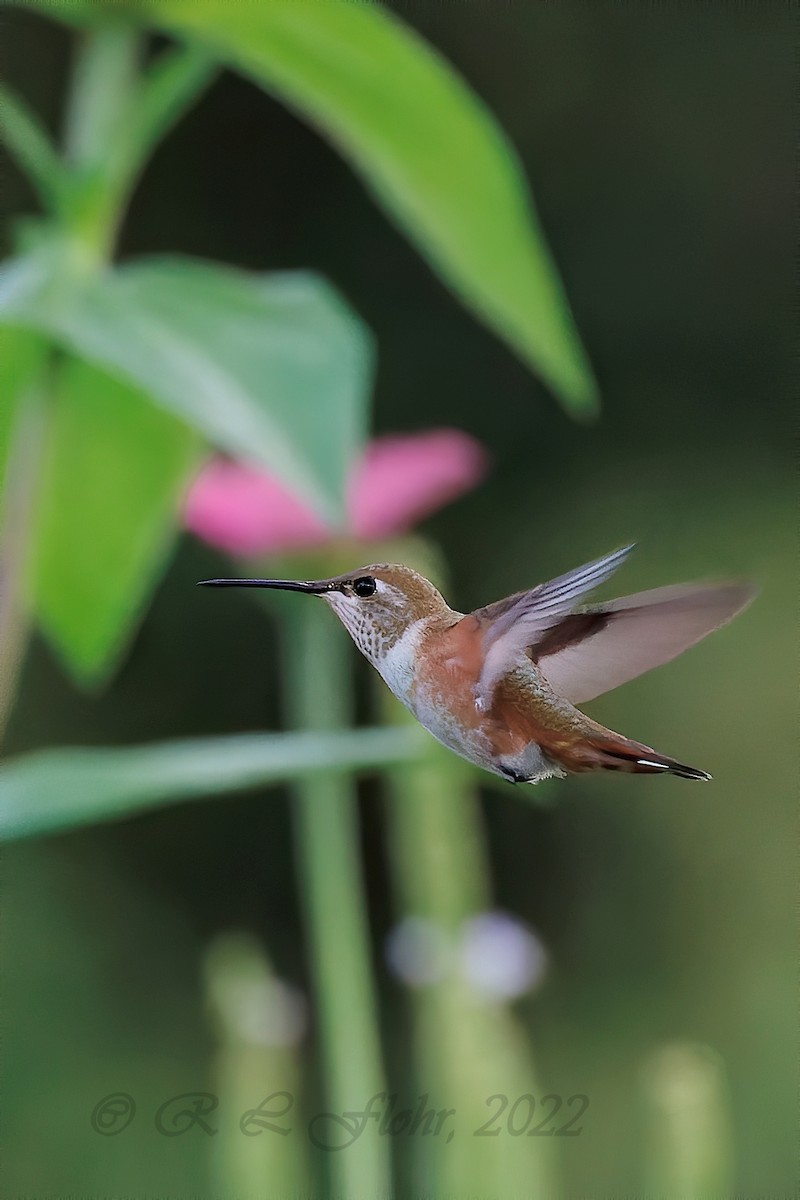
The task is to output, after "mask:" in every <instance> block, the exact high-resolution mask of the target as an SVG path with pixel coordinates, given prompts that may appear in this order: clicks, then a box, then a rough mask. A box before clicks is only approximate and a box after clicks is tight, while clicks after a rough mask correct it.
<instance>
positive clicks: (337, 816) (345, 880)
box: [284, 596, 390, 1200]
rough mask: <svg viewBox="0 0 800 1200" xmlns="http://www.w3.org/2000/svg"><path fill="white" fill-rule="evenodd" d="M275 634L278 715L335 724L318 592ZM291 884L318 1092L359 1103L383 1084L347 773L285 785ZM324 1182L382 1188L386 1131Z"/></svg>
mask: <svg viewBox="0 0 800 1200" xmlns="http://www.w3.org/2000/svg"><path fill="white" fill-rule="evenodd" d="M289 599H290V600H291V602H292V603H291V606H290V605H288V604H287V605H285V606H284V607H285V612H286V627H285V637H284V653H285V682H284V695H285V698H286V707H287V716H288V718H289V721H290V723H291V724H292V725H293V726H294V727H295V728H301V729H317V730H319V729H325V730H331V729H341V728H344V727H346V726H347V725H349V724H350V718H351V711H352V684H351V655H352V650H351V647H350V643H349V641H348V639H347V638H346V636H345V635H344V633H343V632H342V631H341V630H340V629H337V628H336V627H335V624H334V621H333V618H332V616H331V614H330V613H328V612H327V611H325V606H324V605H323V604H322V603H321V602H320V601H319V600H317V599H315V598H314V599H312V598H309V597H294V596H293V597H290V598H289ZM294 816H295V825H296V836H297V850H296V853H297V859H298V871H299V877H300V885H301V888H302V893H303V900H304V903H305V909H306V920H307V927H308V938H309V942H310V947H311V957H312V962H313V974H314V987H315V992H316V1008H317V1012H318V1019H319V1027H320V1040H321V1051H322V1061H323V1066H324V1081H325V1088H326V1102H327V1103H328V1104H329V1105H330V1107H331V1109H332V1111H334V1112H336V1113H342V1112H346V1111H348V1110H350V1111H353V1110H355V1111H361V1110H363V1109H364V1108H365V1107H366V1105H367V1103H368V1102H369V1100H370V1098H371V1097H372V1096H374V1095H377V1094H378V1093H380V1092H383V1091H385V1083H384V1075H383V1067H382V1054H381V1045H380V1037H379V1032H378V1021H377V1003H376V999H375V995H374V989H373V982H372V971H371V964H370V947H369V930H368V923H367V916H366V904H365V897H364V887H363V882H362V871H361V856H360V846H359V826H358V810H357V797H356V792H355V783H354V780H353V778H352V776H345V775H339V776H335V777H334V776H316V777H311V776H308V777H306V778H302V777H301V778H300V779H298V781H297V783H296V784H295V787H294ZM330 1160H331V1161H330V1169H331V1171H332V1172H335V1175H334V1178H333V1180H332V1183H333V1188H332V1190H333V1192H334V1193H335V1194H337V1195H338V1194H341V1195H342V1196H343V1197H347V1198H348V1200H349V1198H350V1197H352V1198H353V1200H358V1198H360V1197H369V1198H370V1200H371V1198H372V1197H375V1198H376V1200H377V1198H378V1197H381V1196H386V1195H388V1194H389V1189H390V1160H389V1145H388V1139H387V1138H380V1137H378V1136H377V1130H376V1129H372V1128H370V1129H367V1130H365V1131H364V1133H363V1135H362V1136H361V1137H360V1138H359V1139H358V1140H357V1141H356V1142H355V1143H354V1144H353V1145H352V1146H350V1147H348V1149H347V1150H346V1151H345V1152H343V1153H341V1154H338V1155H331V1156H330Z"/></svg>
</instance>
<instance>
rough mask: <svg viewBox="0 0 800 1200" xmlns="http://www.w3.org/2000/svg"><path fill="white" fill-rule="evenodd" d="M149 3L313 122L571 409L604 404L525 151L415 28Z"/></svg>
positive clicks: (363, 19) (274, 0) (238, 6)
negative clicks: (525, 165)
mask: <svg viewBox="0 0 800 1200" xmlns="http://www.w3.org/2000/svg"><path fill="white" fill-rule="evenodd" d="M137 11H141V12H143V13H144V14H145V15H146V16H147V17H151V18H152V19H153V20H154V21H156V22H157V23H158V24H159V25H161V26H162V27H163V28H165V29H167V30H169V31H170V32H172V33H176V34H178V35H184V36H189V37H191V36H195V37H197V38H198V39H200V40H202V41H203V42H204V43H206V44H207V45H209V46H210V47H212V48H213V49H214V50H215V51H216V52H217V53H218V54H219V55H220V57H222V58H223V59H224V60H225V61H227V62H228V63H229V64H230V65H231V66H233V67H235V68H237V69H238V70H240V71H242V72H244V73H245V74H247V75H249V76H250V77H251V78H253V79H254V80H255V81H256V82H257V83H260V84H261V85H262V86H263V87H265V88H266V89H268V90H269V91H271V92H274V93H275V94H276V95H277V96H279V97H281V98H282V99H283V100H285V101H286V102H288V103H289V104H290V105H291V106H292V107H293V108H295V109H297V110H298V111H299V112H300V113H302V114H303V115H304V116H305V117H307V118H308V119H309V120H310V121H311V122H312V123H313V124H314V125H316V126H317V127H318V128H319V129H320V130H322V132H323V133H324V134H326V135H327V136H328V137H329V138H330V140H331V141H332V142H333V143H334V144H335V145H336V147H337V148H338V149H339V150H340V151H341V153H342V154H343V155H344V156H345V157H346V158H348V159H350V160H351V161H352V163H353V164H354V166H355V167H356V169H357V170H358V171H359V172H360V173H361V175H362V176H363V178H364V180H365V182H366V183H367V185H368V186H369V187H370V188H371V189H372V191H373V192H374V193H375V195H376V196H377V198H378V199H379V200H380V201H381V203H382V204H384V205H385V207H386V208H387V210H388V211H389V213H390V214H391V215H392V216H393V217H394V218H395V220H397V221H398V223H399V224H400V225H401V226H402V227H403V229H404V230H405V231H406V233H407V234H408V235H409V236H410V237H411V238H412V239H413V240H414V241H415V242H416V243H417V245H418V247H419V249H420V250H421V251H422V253H423V254H424V255H425V256H426V257H427V258H428V260H429V261H430V262H431V264H432V265H433V266H434V268H435V269H436V270H437V271H438V272H439V273H440V274H441V276H442V277H443V279H444V280H445V281H446V282H447V283H448V284H449V285H450V286H451V287H452V288H453V290H454V291H455V292H456V293H457V294H458V295H459V296H460V297H461V299H462V300H463V301H464V302H465V303H466V304H468V305H469V306H470V307H472V308H473V309H474V311H475V312H476V313H477V314H478V315H479V316H480V317H481V318H482V319H483V320H485V321H486V322H487V323H488V324H489V325H490V326H491V327H492V328H493V329H494V330H495V332H496V333H498V334H499V335H500V336H501V337H502V338H504V339H505V340H506V341H507V342H508V343H509V344H510V345H511V346H512V348H513V349H514V350H516V351H517V353H518V354H520V355H521V357H522V358H523V360H524V361H525V362H527V363H528V364H529V365H530V366H531V367H532V368H533V370H534V371H536V372H538V373H539V374H540V375H541V376H542V378H543V379H544V380H545V381H546V382H547V383H548V384H549V385H550V387H551V388H552V389H553V391H554V392H555V393H556V394H557V395H558V396H559V398H560V399H561V401H562V403H563V404H564V405H565V407H567V408H568V409H570V410H572V411H573V412H576V413H582V412H583V413H585V412H588V411H591V410H592V409H593V408H594V407H595V406H596V403H597V393H596V387H595V383H594V380H593V379H592V375H591V372H590V369H589V367H588V364H587V362H586V358H585V356H584V353H583V350H582V348H581V345H580V342H579V339H578V336H577V333H576V331H575V327H574V324H573V321H572V318H571V316H570V312H569V307H568V304H567V301H566V298H565V295H564V291H563V288H562V286H561V283H560V281H559V277H558V274H557V271H556V269H555V267H554V265H553V261H552V258H551V256H550V253H549V251H548V249H547V246H546V243H545V240H544V236H543V234H542V231H541V228H540V225H539V222H538V220H537V217H536V214H535V211H534V209H533V206H532V202H531V199H530V195H529V193H528V190H527V187H526V183H525V179H524V176H523V172H522V169H521V166H520V163H519V161H518V159H517V156H516V154H515V152H514V150H513V148H512V147H511V145H510V143H509V142H508V140H507V139H506V137H505V136H504V134H503V133H502V131H501V130H500V129H499V127H498V126H497V124H496V123H495V121H494V120H493V118H492V116H491V115H490V113H489V112H488V110H487V109H486V108H485V106H484V105H483V104H482V103H481V102H480V100H479V99H478V98H477V97H476V96H475V95H474V94H473V93H472V92H471V91H470V89H469V88H468V87H467V86H466V85H465V84H464V82H463V81H462V80H461V79H460V77H459V76H458V75H457V74H456V73H455V71H454V70H453V69H452V68H451V67H450V66H449V65H448V63H447V62H446V61H445V60H444V59H443V58H441V57H440V56H439V55H438V54H437V53H436V52H435V51H434V50H433V49H432V48H431V47H430V46H428V45H427V44H426V43H425V42H424V41H423V40H422V39H421V38H420V37H418V36H417V35H416V34H415V33H414V32H413V31H412V30H411V29H410V28H409V27H408V26H407V25H405V24H403V23H402V22H401V21H399V20H397V19H396V18H395V17H394V16H392V14H391V13H389V12H388V11H387V9H386V8H385V7H383V6H382V5H380V4H369V3H367V4H362V3H346V2H338V3H337V2H332V0H259V3H249V4H247V3H231V0H158V3H157V4H155V5H149V4H148V5H145V6H143V8H142V9H141V10H137ZM267 152H268V148H267Z"/></svg>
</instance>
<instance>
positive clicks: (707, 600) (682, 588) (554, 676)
mask: <svg viewBox="0 0 800 1200" xmlns="http://www.w3.org/2000/svg"><path fill="white" fill-rule="evenodd" d="M756 590H757V589H756V588H755V587H753V586H752V585H750V584H746V583H721V584H683V585H678V586H676V587H664V588H655V589H654V590H653V591H649V592H638V593H637V594H636V595H634V596H623V597H622V598H621V599H619V600H611V601H609V602H608V603H606V604H597V605H593V606H591V607H590V608H589V609H587V610H586V611H585V612H580V613H573V614H572V615H571V616H570V617H567V618H566V619H565V620H564V621H563V622H562V623H561V625H560V626H557V627H555V628H553V629H551V630H550V631H549V633H548V634H547V635H546V636H545V638H544V639H543V640H542V641H541V642H540V643H539V645H538V646H536V645H534V646H531V648H530V650H529V654H530V656H531V658H533V660H534V661H535V662H537V663H538V665H539V668H540V670H541V672H542V674H543V675H544V676H545V678H546V679H547V681H548V683H549V684H550V686H551V687H552V689H553V691H554V692H557V693H558V695H560V696H563V697H564V698H565V699H566V700H569V701H570V702H571V703H572V704H580V703H582V702H584V701H586V700H593V699H594V697H595V696H600V695H602V693H603V692H610V691H611V689H612V688H616V687H619V686H620V684H622V683H627V682H628V680H629V679H635V678H636V676H637V675H642V674H644V672H645V671H650V670H651V669H652V668H653V667H659V666H661V664H662V663H665V662H669V661H670V659H672V658H675V657H676V656H677V655H678V654H681V653H682V652H683V651H684V650H687V649H688V648H689V646H693V645H694V644H695V642H699V641H700V639H701V638H704V637H705V636H706V635H707V634H709V633H711V632H713V630H715V629H718V628H719V627H720V625H724V624H725V623H726V622H727V621H730V620H731V618H732V617H735V616H736V614H737V613H738V612H740V611H741V610H742V609H743V608H745V607H746V605H748V604H749V603H750V601H751V600H752V599H753V597H754V596H755V594H756Z"/></svg>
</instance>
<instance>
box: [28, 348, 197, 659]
mask: <svg viewBox="0 0 800 1200" xmlns="http://www.w3.org/2000/svg"><path fill="white" fill-rule="evenodd" d="M55 392H56V394H55V396H54V398H53V403H52V405H51V416H50V422H49V428H48V435H47V446H46V450H45V461H44V466H43V470H42V476H41V481H40V493H39V498H38V505H37V513H36V522H35V526H34V535H33V543H32V551H31V555H32V561H31V567H30V571H31V580H30V587H31V591H32V602H33V606H34V609H35V612H36V615H37V617H38V620H39V623H40V624H41V626H42V628H43V630H44V631H45V633H46V634H47V635H48V637H49V638H50V640H51V641H52V642H53V644H54V646H55V647H56V649H57V650H58V652H59V654H60V656H61V658H62V659H63V660H64V662H65V663H66V665H67V666H68V667H69V669H70V670H71V671H72V673H73V674H74V675H75V676H76V677H77V678H78V679H79V680H81V681H83V682H97V681H99V680H100V679H102V678H103V677H105V676H106V675H107V674H108V673H109V671H110V669H111V668H112V666H113V665H114V662H115V661H116V659H117V657H118V655H119V653H120V651H121V649H122V647H123V645H124V641H125V639H126V637H127V636H128V634H129V633H130V630H131V627H132V625H133V623H134V621H135V619H136V617H137V615H138V613H139V612H140V611H141V609H142V608H143V606H144V605H145V603H146V601H147V600H148V598H149V595H150V592H151V590H152V588H153V586H154V585H155V582H156V580H157V578H158V576H159V573H160V571H161V569H162V567H163V565H164V562H165V560H166V557H167V553H168V551H169V548H170V546H171V543H172V540H173V537H174V530H175V527H176V520H175V517H176V511H177V507H178V501H179V497H180V493H181V490H182V487H183V485H184V483H185V482H186V479H187V476H188V473H189V471H190V470H191V468H192V466H193V465H194V464H195V463H196V461H197V457H198V454H199V451H200V440H199V438H198V436H197V434H196V433H195V432H194V431H193V430H192V429H189V428H187V426H186V425H185V424H183V423H182V422H180V421H178V420H176V419H175V417H173V416H171V415H170V414H169V413H166V412H164V411H163V410H162V409H159V408H156V407H154V406H153V405H152V404H150V403H149V402H148V400H147V397H146V396H144V395H143V394H142V393H141V392H140V391H139V390H138V389H134V388H131V387H129V386H128V385H127V384H125V383H121V382H120V381H119V380H116V379H112V378H110V377H109V376H108V375H106V374H105V373H104V372H102V371H99V370H97V369H96V368H94V367H91V366H89V365H88V364H86V363H84V362H81V361H78V360H76V359H71V360H68V361H67V362H66V363H65V364H64V365H63V368H62V369H61V370H60V371H59V372H58V374H57V377H56V387H55Z"/></svg>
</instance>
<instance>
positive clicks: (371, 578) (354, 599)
mask: <svg viewBox="0 0 800 1200" xmlns="http://www.w3.org/2000/svg"><path fill="white" fill-rule="evenodd" d="M202 583H203V584H204V585H206V586H210V587H261V588H276V589H279V590H281V591H289V592H307V593H309V594H310V595H315V596H321V597H322V598H323V600H325V601H326V603H327V604H328V605H330V607H331V608H332V609H333V611H334V612H335V613H336V615H337V617H338V618H339V620H340V621H341V622H342V624H343V625H344V627H345V629H346V630H347V632H348V633H349V634H350V636H351V637H352V639H353V641H354V642H355V644H356V645H357V646H358V648H359V650H360V651H361V652H362V654H364V655H365V656H366V657H367V658H368V659H369V660H370V662H371V663H373V664H374V665H375V666H378V667H379V666H380V663H381V661H382V659H383V658H384V656H385V655H386V654H387V653H388V651H389V650H391V649H392V647H393V646H395V645H396V644H397V642H398V641H399V640H400V638H401V637H402V636H403V634H404V633H405V632H406V630H407V629H409V628H410V627H411V626H412V625H414V624H416V622H417V621H420V620H422V619H424V618H426V617H432V616H437V615H440V614H443V613H446V612H447V611H449V610H448V606H447V604H446V602H445V600H444V598H443V597H442V595H441V594H440V592H438V591H437V590H436V588H435V587H434V586H433V584H432V583H431V582H430V581H429V580H427V579H426V578H425V576H424V575H420V574H418V572H417V571H413V570H412V569H411V567H404V566H401V565H390V564H387V563H376V564H373V565H372V566H368V567H359V569H358V570H357V571H352V572H350V573H348V574H347V575H337V576H335V577H334V578H332V579H317V580H306V581H303V580H289V579H204V580H202Z"/></svg>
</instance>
